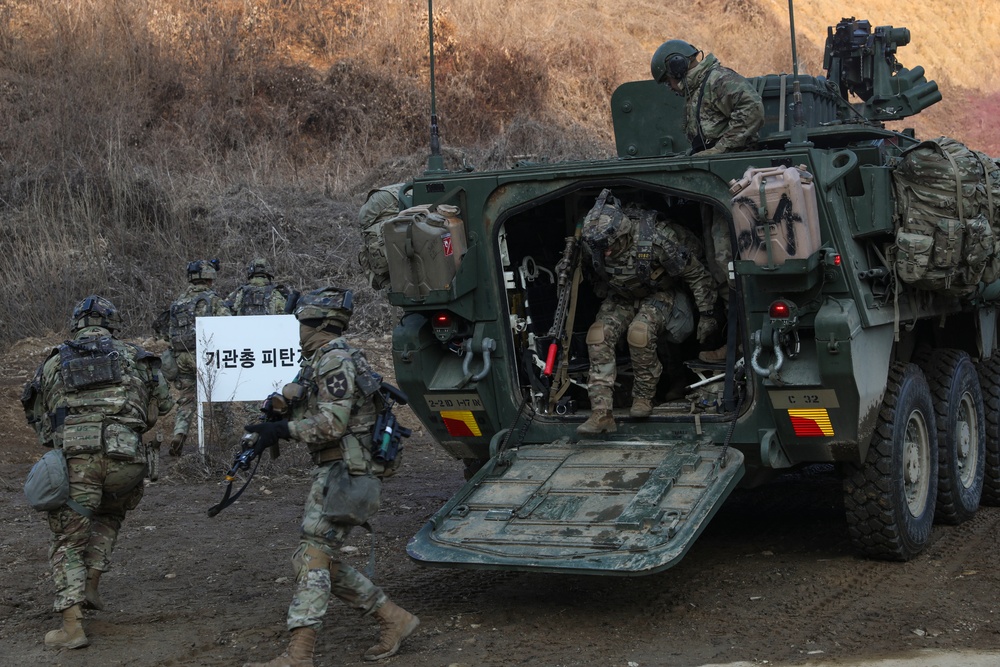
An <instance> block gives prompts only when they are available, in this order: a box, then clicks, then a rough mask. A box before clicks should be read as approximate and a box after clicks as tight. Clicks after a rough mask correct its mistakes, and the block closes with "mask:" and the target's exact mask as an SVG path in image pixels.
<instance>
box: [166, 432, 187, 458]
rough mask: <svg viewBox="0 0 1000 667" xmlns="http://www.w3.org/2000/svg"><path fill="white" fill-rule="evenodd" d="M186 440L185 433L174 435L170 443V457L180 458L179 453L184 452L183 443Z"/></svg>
mask: <svg viewBox="0 0 1000 667" xmlns="http://www.w3.org/2000/svg"><path fill="white" fill-rule="evenodd" d="M185 440H187V434H186V433H174V437H173V439H172V440H171V441H170V455H171V456H180V455H181V452H182V451H184V441H185Z"/></svg>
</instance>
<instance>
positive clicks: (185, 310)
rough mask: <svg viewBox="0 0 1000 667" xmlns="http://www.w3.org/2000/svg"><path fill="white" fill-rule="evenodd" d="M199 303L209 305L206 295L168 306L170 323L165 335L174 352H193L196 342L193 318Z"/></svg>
mask: <svg viewBox="0 0 1000 667" xmlns="http://www.w3.org/2000/svg"><path fill="white" fill-rule="evenodd" d="M200 303H206V304H209V305H211V304H210V302H209V299H208V297H207V296H205V295H204V294H200V295H198V297H197V298H196V299H192V300H190V301H185V302H184V303H175V304H173V305H171V306H170V325H169V327H168V329H167V336H168V338H169V339H170V347H171V348H173V350H174V352H194V350H195V343H196V342H197V341H196V337H197V333H196V332H195V328H194V319H195V313H196V312H197V308H198V304H200Z"/></svg>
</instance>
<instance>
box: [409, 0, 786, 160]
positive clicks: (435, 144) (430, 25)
mask: <svg viewBox="0 0 1000 667" xmlns="http://www.w3.org/2000/svg"><path fill="white" fill-rule="evenodd" d="M789 1H790V0H789ZM427 30H428V39H429V41H430V55H431V154H430V155H429V156H428V157H427V171H428V172H440V171H444V159H443V158H442V157H441V139H440V137H439V136H438V119H437V98H436V94H435V91H434V0H427Z"/></svg>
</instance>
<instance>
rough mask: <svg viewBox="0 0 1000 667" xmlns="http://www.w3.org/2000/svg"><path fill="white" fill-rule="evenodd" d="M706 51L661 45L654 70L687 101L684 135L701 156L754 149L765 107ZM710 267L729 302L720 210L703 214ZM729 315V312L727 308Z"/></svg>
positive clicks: (675, 42)
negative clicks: (700, 55) (706, 53)
mask: <svg viewBox="0 0 1000 667" xmlns="http://www.w3.org/2000/svg"><path fill="white" fill-rule="evenodd" d="M699 54H701V51H699V50H698V49H696V48H695V47H694V46H692V45H690V44H688V43H687V42H685V41H683V40H680V39H671V40H669V41H667V42H664V43H663V44H661V45H660V47H659V48H658V49H656V52H655V53H654V54H653V59H652V62H651V63H650V69H651V71H652V74H653V79H654V80H656V82H657V83H662V84H666V85H668V86H670V89H671V90H672V91H674V92H675V93H677V94H678V95H683V96H684V133H685V134H686V135H687V139H688V141H690V142H691V154H692V155H697V156H698V157H706V156H710V155H718V154H720V153H730V152H733V151H742V150H748V149H751V148H753V147H754V145H755V144H756V142H757V134H758V132H759V131H760V128H761V127H762V126H763V125H764V103H763V102H762V101H761V98H760V95H759V94H758V93H757V90H756V89H755V88H754V87H753V86H752V85H751V84H750V82H749V81H747V80H746V79H745V78H744V77H742V76H741V75H739V74H738V73H736V72H734V71H733V70H731V69H729V68H728V67H723V66H722V64H721V63H720V62H719V59H718V58H716V57H715V56H714V55H713V54H711V53H709V54H708V55H707V56H705V57H704V58H703V59H702V60H701V61H699V60H698V56H699ZM701 218H702V224H703V227H704V231H705V234H704V236H705V251H706V254H707V256H708V257H709V261H708V268H709V270H710V271H711V272H712V277H713V278H715V281H716V282H717V283H718V284H719V287H720V290H719V296H721V297H722V299H723V301H724V302H725V303H726V304H727V305H728V302H729V262H731V261H732V259H733V252H732V240H731V237H732V234H731V232H730V230H729V218H728V215H727V214H725V213H723V212H721V211H719V210H718V209H717V208H715V207H714V206H709V205H705V206H702V209H701ZM727 310H728V308H727ZM699 357H700V358H701V359H702V360H703V361H711V362H717V361H723V360H725V358H726V347H725V346H723V347H722V348H720V349H718V350H707V351H705V352H702V353H701V354H700V355H699Z"/></svg>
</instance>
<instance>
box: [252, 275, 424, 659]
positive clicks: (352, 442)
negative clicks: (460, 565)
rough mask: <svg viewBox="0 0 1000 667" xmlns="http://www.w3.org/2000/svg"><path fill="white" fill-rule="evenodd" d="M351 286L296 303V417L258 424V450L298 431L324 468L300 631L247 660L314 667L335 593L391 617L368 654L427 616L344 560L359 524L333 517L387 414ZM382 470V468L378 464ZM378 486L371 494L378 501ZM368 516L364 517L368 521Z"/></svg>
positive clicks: (308, 512) (367, 468)
mask: <svg viewBox="0 0 1000 667" xmlns="http://www.w3.org/2000/svg"><path fill="white" fill-rule="evenodd" d="M352 301H353V295H352V293H351V292H350V290H341V289H338V288H335V287H324V288H321V289H317V290H314V291H312V292H309V293H308V294H305V295H303V296H302V297H301V298H300V299H299V300H298V302H297V304H296V306H295V317H296V318H297V319H298V321H299V340H300V343H301V345H302V356H303V360H302V367H301V369H300V370H299V373H298V375H297V376H296V379H295V381H294V382H292V383H291V384H289V385H286V386H285V387H284V388H283V389H282V391H281V395H282V396H284V397H285V399H286V400H287V401H288V403H289V412H288V414H287V418H286V419H283V420H279V421H269V422H263V423H257V424H249V425H247V426H246V430H247V431H248V432H251V433H257V434H258V440H257V443H256V444H255V449H256V450H257V452H258V453H260V452H263V451H264V450H265V449H267V448H268V447H270V446H272V445H274V444H277V442H278V440H281V439H284V440H296V441H299V442H302V443H305V444H306V446H307V447H308V448H309V452H310V454H311V455H312V459H313V461H314V462H315V463H316V468H315V469H314V470H313V473H312V478H313V483H312V487H311V488H310V490H309V495H308V496H307V497H306V503H305V508H304V510H303V512H304V515H303V518H302V534H301V538H300V540H299V548H298V550H297V551H296V552H295V555H294V556H293V557H292V565H293V567H294V569H295V572H296V577H295V593H294V595H293V597H292V603H291V605H290V606H289V607H288V618H287V622H288V629H289V630H290V631H291V634H292V636H291V639H290V641H289V644H288V650H287V652H286V653H285V654H284V655H282V656H280V657H278V658H275V659H274V660H272V661H270V662H267V663H248V666H247V667H312V664H313V650H314V646H315V642H316V634H317V632H318V630H319V629H320V627H322V623H323V617H324V616H325V615H326V610H327V606H328V604H329V601H330V594H331V593H332V594H333V595H336V596H337V597H338V598H340V599H341V600H343V601H344V602H345V603H347V604H348V605H350V606H351V607H353V608H355V609H357V610H359V611H361V612H363V613H364V614H365V615H374V616H375V618H376V619H377V620H378V622H379V624H380V626H381V636H380V638H379V641H378V643H377V644H375V645H374V646H372V647H371V648H369V649H368V650H367V651H365V653H364V659H365V660H381V659H382V658H387V657H389V656H392V655H395V654H396V652H397V651H398V650H399V646H400V644H401V643H402V641H403V640H404V639H406V638H407V637H408V636H409V635H410V634H411V633H412V632H413V631H414V630H415V629H416V628H417V626H418V625H419V624H420V620H419V619H418V618H417V617H416V616H414V615H413V614H411V613H409V612H407V611H406V610H404V609H402V608H401V607H399V606H398V605H396V604H395V603H394V602H392V601H391V600H389V598H388V597H386V594H385V593H384V592H382V589H381V588H379V587H378V586H376V585H375V584H373V583H372V582H371V581H370V580H369V579H368V578H367V577H365V576H364V575H363V574H361V573H360V572H358V571H357V570H355V569H354V568H353V567H351V566H350V565H348V564H347V563H342V562H341V561H340V560H339V558H338V557H339V550H340V546H341V545H342V544H343V542H344V540H345V539H346V538H347V535H348V534H349V533H350V531H351V529H352V528H353V527H354V525H355V524H354V523H346V522H343V521H342V520H338V519H336V518H335V517H333V516H332V514H331V512H332V511H336V508H331V507H330V506H328V505H327V499H326V496H327V494H328V490H329V489H330V488H332V487H334V486H339V483H340V482H341V481H342V480H344V479H346V478H347V476H349V475H350V476H354V475H365V474H369V473H372V472H373V470H375V469H374V467H373V464H372V461H371V432H372V426H373V425H374V423H375V419H376V416H377V408H378V405H377V401H378V400H380V399H379V398H378V396H379V394H378V389H379V387H380V385H381V377H380V376H379V375H378V374H377V373H375V372H374V371H373V370H372V369H371V367H370V366H369V365H368V362H367V360H366V359H365V356H364V353H363V352H361V351H360V350H357V349H355V348H352V347H351V346H350V345H349V344H348V342H347V341H346V340H345V339H344V338H343V337H342V335H343V333H344V331H345V330H346V329H347V324H348V322H349V321H350V318H351V313H352V312H353V304H352ZM375 472H377V470H375ZM377 488H378V487H377V486H376V487H375V489H373V490H372V491H371V492H370V494H369V495H372V496H374V497H371V498H365V499H364V500H365V501H367V502H370V503H371V504H372V505H373V506H374V507H377V500H378V490H377ZM361 523H364V520H362V521H361Z"/></svg>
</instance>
